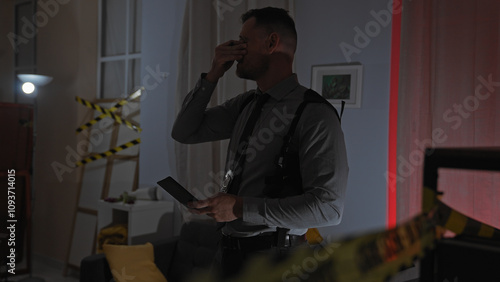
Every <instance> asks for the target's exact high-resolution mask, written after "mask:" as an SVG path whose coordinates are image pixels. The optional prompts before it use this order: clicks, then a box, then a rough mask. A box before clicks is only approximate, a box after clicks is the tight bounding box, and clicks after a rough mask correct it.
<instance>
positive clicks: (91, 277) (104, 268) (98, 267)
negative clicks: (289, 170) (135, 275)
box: [80, 254, 113, 282]
mask: <svg viewBox="0 0 500 282" xmlns="http://www.w3.org/2000/svg"><path fill="white" fill-rule="evenodd" d="M111 278H113V276H112V275H111V271H110V270H109V264H108V261H107V260H106V256H105V255H104V254H97V255H91V256H88V257H85V258H84V259H82V261H81V263H80V282H109V281H110V280H111Z"/></svg>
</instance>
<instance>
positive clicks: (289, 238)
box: [221, 232, 306, 251]
mask: <svg viewBox="0 0 500 282" xmlns="http://www.w3.org/2000/svg"><path fill="white" fill-rule="evenodd" d="M278 239H279V238H278V233H277V232H273V233H265V234H261V235H257V236H252V237H231V236H227V235H223V236H222V239H221V244H222V247H223V248H226V249H231V250H240V251H262V250H267V249H272V248H290V247H296V246H298V245H301V244H303V243H305V242H306V238H305V235H289V234H286V235H285V237H284V240H282V241H283V243H278V242H279V240H278ZM280 244H281V246H280Z"/></svg>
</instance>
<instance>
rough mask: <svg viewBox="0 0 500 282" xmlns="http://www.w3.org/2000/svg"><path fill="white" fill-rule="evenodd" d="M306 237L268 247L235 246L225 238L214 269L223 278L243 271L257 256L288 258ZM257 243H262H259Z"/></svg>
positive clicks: (276, 258)
mask: <svg viewBox="0 0 500 282" xmlns="http://www.w3.org/2000/svg"><path fill="white" fill-rule="evenodd" d="M254 240H256V242H259V241H262V238H261V237H259V236H256V237H254ZM305 242H306V241H305V239H303V240H294V242H293V244H290V245H287V246H286V247H283V246H282V247H277V246H269V247H267V248H259V247H258V246H255V247H252V246H251V244H250V246H246V247H241V248H238V247H235V246H233V245H231V244H229V245H228V244H227V242H224V238H223V239H222V240H221V242H220V243H219V249H218V251H217V254H216V256H215V259H214V264H213V265H212V270H213V271H216V272H217V273H218V276H219V277H221V278H222V279H228V278H231V277H235V276H237V275H238V274H240V273H241V271H242V270H243V268H244V266H245V264H246V263H247V262H248V261H249V260H250V259H251V258H253V257H255V256H261V257H266V256H267V258H270V259H271V260H274V261H280V260H282V259H285V258H287V257H288V256H289V255H290V253H291V252H292V251H293V250H294V249H295V247H298V246H300V245H303V244H305ZM256 245H260V244H259V243H257V244H256Z"/></svg>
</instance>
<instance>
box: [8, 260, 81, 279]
mask: <svg viewBox="0 0 500 282" xmlns="http://www.w3.org/2000/svg"><path fill="white" fill-rule="evenodd" d="M63 269H64V264H63V263H62V262H59V261H54V260H51V259H47V258H44V257H41V256H36V255H35V256H34V259H33V274H32V276H31V279H28V278H30V275H29V274H24V275H15V276H11V277H9V278H8V280H4V278H3V277H1V278H0V281H2V282H3V281H12V282H14V281H23V282H35V281H36V282H42V281H45V282H78V281H79V277H78V273H76V272H75V271H73V270H70V271H68V275H67V276H63ZM35 278H38V279H35Z"/></svg>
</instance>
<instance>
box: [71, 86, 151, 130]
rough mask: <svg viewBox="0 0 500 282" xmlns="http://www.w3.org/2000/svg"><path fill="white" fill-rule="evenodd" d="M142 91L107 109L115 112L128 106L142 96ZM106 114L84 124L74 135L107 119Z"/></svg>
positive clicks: (141, 89) (142, 89)
mask: <svg viewBox="0 0 500 282" xmlns="http://www.w3.org/2000/svg"><path fill="white" fill-rule="evenodd" d="M142 91H144V88H143V87H141V88H140V89H139V90H137V91H135V92H134V93H132V94H130V95H129V96H128V97H127V98H125V99H123V100H120V101H119V102H118V103H116V104H115V105H114V106H113V107H111V108H109V111H110V112H112V113H113V112H116V111H117V110H118V109H119V108H121V107H123V106H124V105H126V104H128V103H129V102H130V101H132V100H134V99H137V98H138V97H140V96H141V95H142ZM107 116H108V115H107V114H101V115H99V116H98V117H96V118H94V119H93V120H91V121H89V122H87V123H86V124H84V125H82V126H80V127H78V128H77V129H76V134H78V133H80V132H82V131H83V130H85V129H87V128H89V127H91V126H92V125H94V124H96V123H97V122H99V121H100V120H101V119H103V118H105V117H107Z"/></svg>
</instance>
